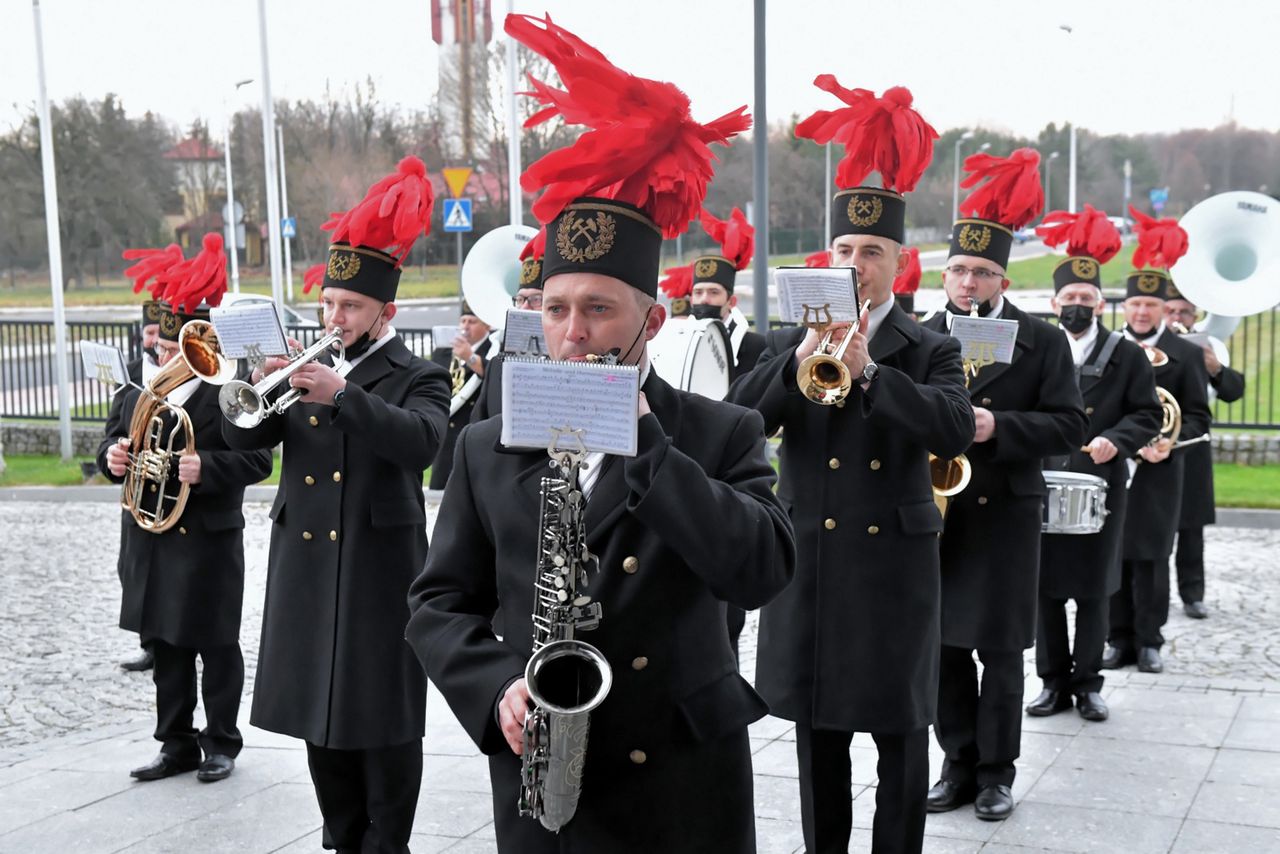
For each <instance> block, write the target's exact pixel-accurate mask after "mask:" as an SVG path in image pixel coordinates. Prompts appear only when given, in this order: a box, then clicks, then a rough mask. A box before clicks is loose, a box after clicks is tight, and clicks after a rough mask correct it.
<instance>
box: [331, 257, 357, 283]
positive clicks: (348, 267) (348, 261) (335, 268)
mask: <svg viewBox="0 0 1280 854" xmlns="http://www.w3.org/2000/svg"><path fill="white" fill-rule="evenodd" d="M359 272H360V256H359V255H357V254H356V253H354V252H331V253H329V266H328V267H327V268H326V269H325V275H326V276H328V277H329V278H330V279H332V280H333V281H335V282H345V281H348V280H350V279H354V278H355V277H356V274H357V273H359Z"/></svg>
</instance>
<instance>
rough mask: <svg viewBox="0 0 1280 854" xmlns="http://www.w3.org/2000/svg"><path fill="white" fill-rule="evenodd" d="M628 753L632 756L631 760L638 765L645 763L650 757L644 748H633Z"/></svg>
mask: <svg viewBox="0 0 1280 854" xmlns="http://www.w3.org/2000/svg"><path fill="white" fill-rule="evenodd" d="M628 755H629V756H630V757H631V761H632V762H634V763H636V764H637V765H643V764H644V763H645V762H646V761H647V760H648V759H649V757H648V756H647V755H645V752H644V751H643V750H633V751H631V753H630V754H628Z"/></svg>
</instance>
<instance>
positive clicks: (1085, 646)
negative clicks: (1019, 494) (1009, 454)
mask: <svg viewBox="0 0 1280 854" xmlns="http://www.w3.org/2000/svg"><path fill="white" fill-rule="evenodd" d="M1036 233H1037V234H1040V235H1041V236H1043V237H1044V240H1045V243H1046V244H1048V245H1049V246H1059V245H1062V244H1064V243H1065V244H1066V249H1067V257H1066V258H1063V259H1062V260H1061V261H1059V262H1058V265H1057V266H1056V267H1055V268H1054V270H1053V286H1054V296H1053V300H1052V303H1051V304H1052V306H1053V310H1054V313H1055V314H1057V315H1058V325H1059V327H1060V328H1061V329H1062V331H1063V334H1064V335H1066V337H1067V343H1068V344H1069V345H1070V347H1071V357H1072V361H1074V362H1075V366H1076V381H1077V382H1078V383H1079V386H1080V393H1081V396H1082V397H1083V398H1084V404H1085V407H1084V413H1085V415H1086V416H1087V417H1088V419H1089V424H1088V428H1087V430H1086V433H1085V435H1086V436H1087V437H1089V442H1088V443H1087V444H1086V445H1084V446H1082V447H1081V448H1077V449H1075V450H1073V451H1072V452H1071V454H1070V455H1069V456H1061V457H1052V458H1050V459H1049V460H1047V461H1046V463H1045V468H1046V469H1054V470H1058V471H1072V472H1079V473H1081V474H1089V475H1094V476H1096V477H1101V478H1102V479H1103V480H1105V481H1106V482H1107V505H1106V514H1107V515H1106V519H1105V522H1104V524H1103V527H1102V530H1101V531H1100V532H1099V533H1096V534H1083V535H1082V534H1043V535H1042V536H1041V540H1040V594H1039V620H1038V621H1037V623H1036V673H1037V674H1038V675H1039V676H1040V679H1041V680H1042V682H1043V683H1044V690H1043V691H1041V692H1040V696H1038V697H1037V698H1036V699H1035V700H1034V701H1033V702H1032V703H1031V704H1030V705H1028V706H1027V714H1029V715H1035V716H1038V717H1043V716H1046V715H1053V714H1057V713H1058V712H1061V711H1064V710H1066V709H1069V708H1071V705H1072V698H1074V700H1075V706H1076V711H1078V712H1079V713H1080V716H1081V717H1082V718H1084V719H1085V720H1089V721H1103V720H1106V719H1107V715H1108V711H1107V704H1106V702H1105V701H1104V700H1103V699H1102V694H1101V693H1100V692H1101V691H1102V683H1103V678H1102V674H1101V672H1100V671H1101V668H1102V649H1103V646H1104V645H1105V642H1106V637H1107V603H1108V600H1109V599H1110V597H1111V595H1112V594H1113V593H1115V592H1116V590H1117V589H1118V588H1119V586H1120V536H1121V533H1122V532H1123V530H1124V519H1125V508H1126V505H1127V503H1128V502H1127V501H1126V499H1127V497H1128V488H1127V482H1128V479H1129V470H1128V464H1127V461H1128V460H1129V459H1130V458H1131V457H1133V456H1134V454H1136V453H1137V452H1138V449H1139V448H1141V447H1143V446H1144V445H1146V444H1147V442H1148V441H1149V440H1151V439H1153V438H1155V437H1156V435H1157V434H1158V433H1159V430H1160V415H1161V410H1160V401H1159V400H1158V399H1157V398H1156V383H1155V377H1154V375H1153V374H1152V372H1151V365H1150V364H1149V363H1148V362H1147V358H1146V356H1144V355H1143V353H1142V349H1141V348H1140V347H1138V346H1137V345H1136V344H1134V343H1133V342H1132V341H1127V340H1125V338H1124V336H1123V335H1121V334H1120V333H1119V332H1109V331H1108V330H1107V329H1106V327H1104V326H1103V325H1102V321H1101V320H1100V318H1101V317H1102V309H1103V306H1104V305H1105V304H1106V301H1105V300H1104V299H1103V297H1102V272H1101V268H1102V265H1103V264H1105V263H1107V261H1109V260H1111V258H1112V257H1114V256H1115V254H1116V253H1117V252H1119V251H1120V232H1119V231H1117V230H1116V227H1115V225H1113V224H1112V223H1111V221H1110V220H1109V219H1107V216H1106V214H1105V213H1103V212H1102V211H1098V210H1095V209H1094V208H1093V207H1092V206H1090V205H1085V206H1084V213H1082V214H1073V213H1068V212H1067V211H1053V212H1052V213H1050V214H1049V215H1048V216H1046V217H1045V218H1044V224H1043V225H1041V227H1040V228H1038V229H1036ZM1067 599H1075V601H1076V627H1075V643H1074V645H1072V644H1070V643H1069V641H1068V638H1067V614H1066V605H1067V601H1066V600H1067Z"/></svg>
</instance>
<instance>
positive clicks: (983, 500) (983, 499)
mask: <svg viewBox="0 0 1280 854" xmlns="http://www.w3.org/2000/svg"><path fill="white" fill-rule="evenodd" d="M978 503H979V504H986V503H987V496H985V495H979V496H978Z"/></svg>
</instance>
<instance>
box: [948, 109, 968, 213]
mask: <svg viewBox="0 0 1280 854" xmlns="http://www.w3.org/2000/svg"><path fill="white" fill-rule="evenodd" d="M966 139H973V131H971V130H967V131H965V132H964V133H962V134H960V136H959V137H958V138H957V139H956V157H955V161H956V162H955V178H954V180H953V181H952V182H951V221H952V222H955V221H956V220H958V219H959V218H960V143H962V142H964V141H965V140H966Z"/></svg>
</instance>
